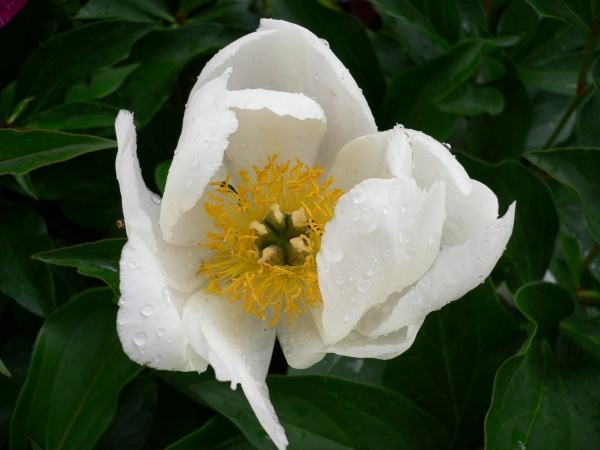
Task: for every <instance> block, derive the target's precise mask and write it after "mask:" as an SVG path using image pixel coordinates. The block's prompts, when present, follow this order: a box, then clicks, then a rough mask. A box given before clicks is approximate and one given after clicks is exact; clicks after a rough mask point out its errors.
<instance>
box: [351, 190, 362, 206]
mask: <svg viewBox="0 0 600 450" xmlns="http://www.w3.org/2000/svg"><path fill="white" fill-rule="evenodd" d="M364 199H365V194H363V191H362V190H361V189H355V190H354V193H353V194H352V202H354V204H355V205H358V204H359V203H362V202H363V200H364Z"/></svg>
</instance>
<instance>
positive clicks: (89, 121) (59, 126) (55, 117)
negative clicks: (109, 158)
mask: <svg viewBox="0 0 600 450" xmlns="http://www.w3.org/2000/svg"><path fill="white" fill-rule="evenodd" d="M118 112H119V110H118V109H117V108H115V107H114V106H111V105H105V104H102V103H68V104H65V105H59V106H56V107H54V108H51V109H47V110H45V111H42V112H39V113H37V114H34V115H33V116H30V117H29V118H28V119H27V121H26V122H25V126H26V127H28V128H43V129H46V130H59V131H73V130H88V129H91V128H105V127H106V128H107V127H112V126H113V124H114V121H115V117H117V114H118Z"/></svg>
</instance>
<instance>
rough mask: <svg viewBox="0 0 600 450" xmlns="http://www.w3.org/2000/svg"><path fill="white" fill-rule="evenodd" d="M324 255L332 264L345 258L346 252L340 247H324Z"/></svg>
mask: <svg viewBox="0 0 600 450" xmlns="http://www.w3.org/2000/svg"><path fill="white" fill-rule="evenodd" d="M323 255H324V256H325V259H326V260H327V261H329V262H330V263H337V262H340V261H341V260H342V258H343V257H344V252H342V249H341V248H339V247H323Z"/></svg>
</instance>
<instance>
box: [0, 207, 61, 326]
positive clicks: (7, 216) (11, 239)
mask: <svg viewBox="0 0 600 450" xmlns="http://www.w3.org/2000/svg"><path fill="white" fill-rule="evenodd" d="M0 216H1V217H2V220H0V290H1V291H2V292H3V293H4V294H5V295H7V296H8V297H10V298H12V299H14V300H15V301H16V302H17V303H18V304H19V305H21V306H22V307H23V308H25V309H26V310H27V311H30V312H32V313H33V314H36V315H38V316H46V315H48V314H50V312H52V310H53V309H54V307H55V305H56V303H55V299H54V282H53V279H52V273H51V272H50V270H49V268H48V267H47V266H46V265H45V264H42V263H40V262H38V261H34V260H32V259H31V255H33V254H34V253H37V252H39V251H43V250H48V249H50V248H51V247H52V243H51V242H50V239H49V237H48V231H47V230H46V224H45V223H44V220H43V219H42V218H41V217H40V216H39V215H37V214H36V213H34V212H33V211H32V210H30V209H26V208H22V207H17V206H13V207H11V208H10V209H7V208H4V209H3V210H2V211H1V214H0Z"/></svg>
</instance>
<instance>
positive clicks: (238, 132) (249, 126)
mask: <svg viewBox="0 0 600 450" xmlns="http://www.w3.org/2000/svg"><path fill="white" fill-rule="evenodd" d="M230 73H231V71H226V72H225V73H224V74H223V75H222V76H220V77H219V78H216V79H213V80H211V81H209V82H208V83H206V84H204V85H202V86H200V87H198V88H194V90H192V93H191V94H190V99H189V101H188V104H187V107H186V112H185V115H184V119H183V127H182V131H181V136H180V138H179V143H178V145H177V149H176V150H175V155H174V158H173V162H172V164H171V167H170V169H169V174H168V176H167V184H166V187H165V195H164V199H163V204H162V209H161V212H160V225H161V229H162V232H163V234H164V238H165V239H166V240H167V241H168V242H171V243H174V244H186V245H193V244H197V243H198V242H200V241H201V240H202V239H203V238H204V237H205V236H206V232H207V230H208V229H209V228H210V226H211V225H210V223H209V221H208V220H207V217H206V214H205V212H204V202H205V201H204V198H203V196H204V195H205V194H206V187H207V185H208V184H209V183H210V182H211V181H215V180H219V181H221V180H223V179H225V177H226V176H227V175H228V174H231V175H235V173H237V171H238V170H239V169H241V168H245V169H251V168H252V165H253V164H259V165H264V164H265V163H266V156H267V155H269V154H274V153H278V154H279V155H280V158H281V160H286V159H293V158H296V157H299V158H300V159H302V160H303V161H305V162H307V163H308V164H312V163H313V162H314V161H315V159H316V156H317V152H318V149H319V146H320V143H321V138H322V136H323V134H324V132H325V129H326V124H325V115H324V113H323V111H322V109H321V108H320V107H319V105H317V104H316V103H315V102H314V101H313V100H311V99H310V98H308V97H306V96H304V95H301V94H290V93H283V92H272V91H265V90H261V89H248V90H243V91H228V90H227V79H228V77H229V76H230ZM199 84H200V82H198V83H197V85H199ZM224 163H225V165H224Z"/></svg>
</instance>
